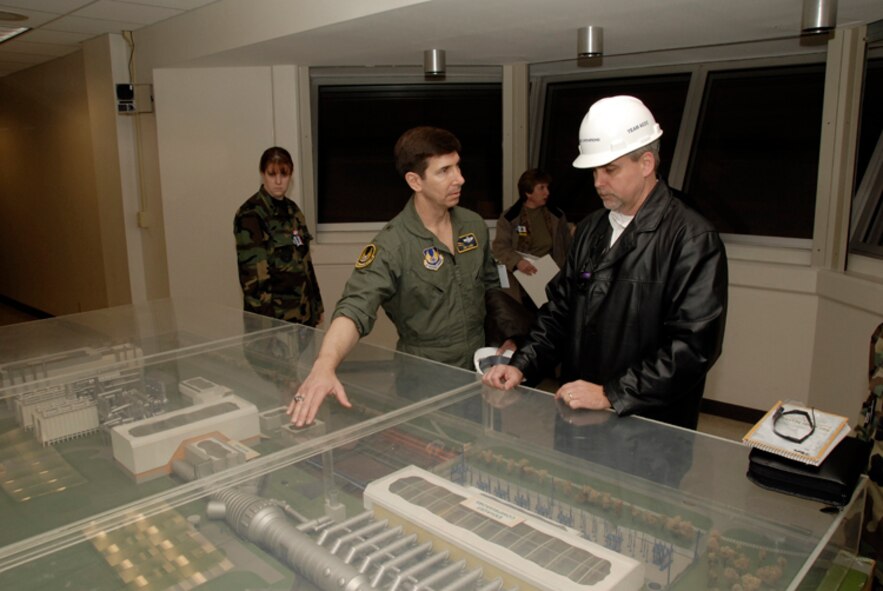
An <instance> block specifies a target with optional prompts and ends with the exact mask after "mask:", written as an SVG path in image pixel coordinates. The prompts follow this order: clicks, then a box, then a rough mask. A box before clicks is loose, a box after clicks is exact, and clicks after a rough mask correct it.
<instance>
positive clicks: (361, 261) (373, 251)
mask: <svg viewBox="0 0 883 591" xmlns="http://www.w3.org/2000/svg"><path fill="white" fill-rule="evenodd" d="M376 256H377V246H375V245H374V244H368V245H366V246H365V248H363V249H362V252H360V253H359V258H358V260H357V261H356V269H364V268H365V267H367V266H368V265H370V264H371V263H373V262H374V257H376Z"/></svg>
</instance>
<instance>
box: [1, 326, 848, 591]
mask: <svg viewBox="0 0 883 591" xmlns="http://www.w3.org/2000/svg"><path fill="white" fill-rule="evenodd" d="M240 315H241V313H240ZM209 316H210V314H209ZM41 322H42V321H41ZM182 326H184V325H182ZM241 326H242V324H241V321H240V327H241ZM187 327H188V331H187V332H188V334H190V331H189V325H188V326H187ZM17 330H18V328H17ZM172 332H174V331H172ZM221 333H222V334H223V336H222V338H219V339H217V340H215V341H212V340H211V336H210V335H211V334H217V333H209V332H202V333H200V332H199V331H196V332H195V333H193V334H197V335H199V337H200V338H202V339H204V340H202V341H201V342H197V343H194V344H192V345H188V346H187V347H184V348H181V349H178V350H175V349H174V348H171V347H167V348H166V349H164V350H156V351H154V352H153V353H151V354H150V355H145V356H144V357H141V358H138V359H136V360H135V361H132V360H125V361H119V360H117V359H115V358H114V359H113V360H112V361H111V362H109V363H105V364H102V363H100V362H99V363H95V364H91V365H88V366H86V367H85V368H83V367H77V365H76V364H73V365H72V367H71V368H70V370H66V371H65V372H63V373H60V374H56V375H53V376H52V377H51V378H46V377H40V378H38V379H37V380H35V382H34V383H31V382H27V381H20V382H17V383H16V384H15V387H10V388H8V389H7V390H6V400H5V401H4V402H2V403H0V487H2V490H0V519H2V520H3V524H4V526H3V528H0V588H4V589H7V588H8V589H12V588H14V589H57V588H62V587H61V584H62V582H64V586H65V588H71V589H80V588H83V589H86V588H88V589H93V588H94V589H189V588H192V587H194V586H196V585H199V586H200V588H201V589H243V588H261V589H264V588H266V589H291V588H301V587H296V586H295V585H296V584H303V585H305V586H303V588H304V589H312V588H316V589H323V588H338V587H335V586H334V585H331V587H325V586H323V585H325V583H328V581H323V580H322V578H321V576H319V575H317V574H316V573H315V572H312V571H310V568H311V567H309V566H308V565H309V564H317V563H316V562H311V561H310V560H308V559H307V557H310V556H312V557H313V558H315V560H317V561H318V564H331V565H332V566H333V568H332V571H333V572H340V573H350V571H349V570H347V569H349V568H353V569H354V571H355V572H353V573H351V574H352V577H356V576H357V574H359V573H358V571H359V569H360V568H362V563H363V562H364V560H365V559H366V557H367V556H368V555H370V554H372V553H373V552H380V553H381V554H383V552H382V551H381V550H382V549H383V548H385V547H386V546H388V545H392V544H400V546H399V547H397V549H396V551H395V552H393V551H392V550H390V551H388V552H387V553H386V554H385V556H387V559H388V560H390V561H392V560H394V559H395V558H398V557H400V556H401V553H408V552H413V556H411V557H410V558H407V559H400V561H399V562H398V563H396V564H397V565H398V566H390V567H388V568H386V569H385V570H383V571H382V572H379V571H378V570H377V569H378V568H380V567H379V566H377V565H376V563H375V564H374V565H373V566H372V565H371V564H369V565H368V566H365V567H364V569H365V570H364V572H362V573H361V575H362V576H365V577H367V578H368V579H369V581H368V582H369V583H370V582H371V581H372V580H374V579H376V580H377V585H378V586H377V587H374V588H393V587H395V588H399V589H401V588H404V589H410V588H414V587H415V586H416V585H418V584H423V585H424V586H423V587H422V588H426V589H443V588H450V589H457V588H462V589H483V588H487V589H491V588H494V587H492V586H491V585H492V583H493V580H494V577H496V576H499V577H500V581H501V585H502V584H506V585H507V586H505V587H497V588H501V589H510V588H513V586H515V587H519V588H522V589H523V588H530V586H531V585H535V584H536V583H535V582H530V581H536V580H539V581H543V580H546V582H547V583H548V582H549V581H558V579H556V578H555V577H564V579H561V580H560V581H558V583H560V585H559V584H558V583H556V584H555V585H557V586H555V585H553V586H552V588H553V589H556V591H557V590H558V589H565V588H575V589H576V588H580V589H581V588H591V589H601V588H613V589H627V588H631V587H630V586H631V585H633V584H634V582H635V581H636V580H638V579H640V581H641V585H646V587H645V588H650V589H705V588H715V587H718V586H720V585H721V584H723V583H724V581H726V580H727V577H733V576H735V575H734V573H735V572H737V571H738V572H739V575H738V576H739V577H740V578H741V577H742V576H744V575H746V574H747V575H750V576H754V577H758V578H761V577H763V578H764V580H767V582H765V583H764V585H766V586H761V587H758V589H789V588H793V587H792V585H793V584H794V582H795V580H797V579H799V578H800V577H802V576H803V575H804V574H805V571H806V570H807V568H808V566H809V565H810V564H811V563H812V562H813V560H815V557H816V555H817V554H818V551H819V548H820V547H821V546H822V545H824V544H826V543H827V542H828V540H829V539H830V537H831V536H832V533H833V532H834V531H835V530H836V529H837V528H838V526H839V524H840V521H841V519H842V513H834V514H831V513H825V512H822V511H820V509H822V506H821V505H820V504H819V503H815V502H811V501H805V500H802V499H798V498H795V497H790V496H786V495H782V494H778V493H774V492H770V491H766V490H764V489H761V488H759V487H757V486H755V485H754V484H752V483H751V482H749V481H748V480H747V478H746V477H745V471H746V468H747V465H748V459H747V456H748V450H747V448H745V447H744V446H742V445H741V444H738V443H736V442H733V441H729V440H724V439H720V438H716V437H712V436H708V435H703V434H700V433H696V432H693V431H688V430H684V429H679V428H675V427H671V426H668V425H663V424H660V423H655V422H653V421H648V420H644V419H640V418H634V417H617V416H616V415H614V414H612V413H609V412H606V411H604V412H586V411H572V410H570V409H569V408H567V407H566V406H563V405H561V404H560V403H558V402H557V401H555V399H554V398H553V397H552V396H550V395H548V394H547V393H544V392H539V391H536V390H531V389H528V388H520V389H517V390H515V391H512V392H507V393H504V392H499V391H494V390H490V389H487V388H485V387H483V386H482V385H481V383H480V382H479V381H478V377H477V375H476V374H475V373H473V372H469V371H464V370H460V369H457V368H452V367H448V366H445V365H442V364H438V363H433V362H429V361H426V360H421V359H417V358H414V357H411V356H408V355H403V354H399V353H395V352H392V351H388V350H385V349H380V348H377V347H372V346H369V345H364V344H359V345H357V347H356V348H355V349H354V350H353V352H352V353H351V354H350V355H349V356H348V358H347V360H346V361H345V362H344V363H343V364H342V365H341V367H340V368H339V370H338V377H339V378H340V379H341V382H342V383H343V384H344V387H345V388H346V390H347V394H348V396H349V399H350V401H351V402H352V403H353V408H352V409H345V408H343V407H341V406H340V405H338V404H337V403H336V402H335V401H334V400H331V399H329V400H328V401H326V403H325V404H324V405H323V407H322V409H321V412H320V415H319V417H318V420H317V422H316V423H315V424H314V425H311V426H308V427H305V428H302V429H295V428H292V427H290V426H289V425H288V422H287V415H286V414H285V412H284V408H285V406H286V405H287V404H288V402H289V400H290V398H291V394H292V392H293V391H294V389H295V388H296V386H297V384H299V383H300V381H301V380H302V379H304V378H305V377H306V375H307V374H308V373H309V370H310V367H311V366H312V362H313V359H314V357H315V354H316V352H317V350H318V349H317V348H318V345H319V344H320V342H321V338H322V335H323V333H322V332H320V331H316V330H313V329H309V328H306V327H302V326H297V325H290V324H286V325H284V326H270V327H269V329H267V330H263V331H255V332H252V333H245V332H241V331H240V334H239V335H235V334H234V333H235V329H234V330H231V331H225V330H221ZM90 334H91V333H90ZM130 334H131V333H130ZM152 334H153V335H157V334H169V332H168V331H164V330H157V331H154V332H153V333H152ZM2 336H3V329H0V337H2ZM70 344H74V345H76V344H77V343H76V342H73V341H72V342H71V343H70ZM125 344H126V342H125V339H124V338H122V337H121V338H120V339H119V340H116V341H114V342H113V343H112V344H110V345H106V346H109V347H116V346H120V345H125ZM90 346H92V345H90ZM94 347H95V348H96V350H99V351H100V349H99V347H100V346H99V345H94ZM75 348H76V347H74V349H75ZM65 350H71V349H65ZM25 358H26V359H28V360H30V362H31V363H33V364H36V365H38V366H39V363H38V360H37V359H36V358H35V357H34V356H32V355H29V356H27V357H25ZM424 489H426V490H427V491H431V494H430V495H429V496H426V497H424V496H423V490H424ZM415 491H416V492H415ZM427 494H428V493H427ZM390 499H392V500H390ZM421 503H423V504H425V505H427V506H421ZM222 506H224V507H226V509H224V508H221V507H222ZM262 507H275V509H272V511H271V513H272V515H271V517H272V516H275V517H273V519H270V521H269V522H268V523H271V524H273V526H272V527H270V526H267V527H268V528H269V530H268V531H269V533H266V535H267V536H269V538H267V539H284V540H287V541H286V542H285V544H289V545H290V547H288V546H286V547H287V548H288V549H287V550H286V553H283V554H278V553H279V552H280V551H279V550H278V548H276V549H275V550H274V549H273V545H272V544H270V545H269V546H267V543H265V541H264V538H261V536H262V535H264V534H263V533H261V534H260V535H259V533H256V530H249V528H248V527H245V526H244V525H243V523H245V522H246V521H249V520H252V519H255V514H256V513H255V512H256V511H258V510H262V509H261V508H262ZM427 507H429V508H427ZM267 510H268V511H270V509H267ZM274 511H275V513H273V512H274ZM366 512H367V513H370V515H363V514H364V513H366ZM277 513H278V515H277ZM360 515H361V517H358V516H360ZM276 518H278V520H276ZM268 519H269V518H268ZM244 520H245V521H244ZM352 520H355V521H352ZM381 522H384V524H383V525H380V523H381ZM424 522H425V523H424ZM254 523H255V524H259V523H264V522H263V521H260V520H258V521H255V522H254ZM415 523H420V524H421V525H419V527H418V526H415V525H413V524H415ZM409 524H410V525H409ZM399 526H401V527H402V528H403V529H402V530H401V531H398V532H397V533H390V530H393V529H395V528H397V527H399ZM255 527H258V525H255ZM415 527H417V529H414V528H415ZM470 528H471V529H470ZM327 530H331V531H330V532H329V533H325V532H326V531H327ZM280 532H281V533H280ZM292 532H299V533H300V534H301V535H295V533H292ZM409 532H410V533H409ZM427 532H429V533H427ZM451 532H453V533H451ZM411 534H413V535H415V536H416V538H415V540H416V541H414V540H411V541H410V542H407V543H406V542H403V541H401V540H404V539H406V538H408V536H410V535H411ZM278 536H281V538H278ZM323 536H324V538H323ZM347 536H348V537H347ZM427 536H429V537H430V538H432V539H433V540H436V541H434V542H433V543H432V544H431V546H432V548H434V550H433V551H432V552H430V551H429V550H426V549H424V550H423V551H418V548H419V547H421V546H422V544H424V543H425V541H424V538H426V539H428V538H427ZM340 537H346V539H345V540H343V541H338V540H339V538H340ZM320 538H322V542H321V543H320V541H319V540H320ZM375 538H377V539H375ZM439 539H440V540H441V541H438V540H439ZM485 539H489V540H492V541H494V543H493V544H491V545H487V544H485V543H484V542H483V541H482V540H485ZM290 540H295V541H290ZM372 540H373V541H372ZM280 543H281V542H280ZM464 543H465V549H463V548H460V549H452V548H450V547H449V546H451V545H452V544H453V545H463V544H464ZM285 544H283V546H285ZM359 544H361V545H360V546H359V547H358V548H355V549H354V546H357V545H359ZM335 545H336V549H334V550H333V551H332V548H334V546H335ZM297 548H302V549H303V550H302V552H301V550H297V551H296V549H297ZM550 548H552V549H554V551H550V550H549V549H550ZM439 549H442V550H439ZM179 550H181V552H179ZM439 551H441V552H447V554H446V555H445V556H444V557H443V558H438V556H436V554H437V552H439ZM350 553H352V555H351V556H349V555H350ZM289 555H290V556H295V555H296V556H297V557H298V558H296V559H294V558H290V556H289ZM329 555H330V557H329ZM474 555H478V556H480V557H483V558H481V560H477V559H475V558H473V556H474ZM348 556H349V559H348ZM552 556H561V557H562V558H561V559H560V562H555V563H554V564H552V563H551V562H550V561H551V557H552ZM501 557H502V558H501ZM304 561H306V562H304ZM328 561H330V562H328ZM415 561H416V562H415ZM423 561H428V563H427V564H428V565H435V566H426V567H425V570H424V571H423V573H422V575H421V574H420V573H419V572H418V571H420V568H418V566H419V565H420V564H422V563H423ZM460 561H464V562H463V563H462V564H461V563H460ZM737 563H738V564H737ZM457 565H459V566H457ZM519 565H520V566H519ZM516 566H519V568H515V567H516ZM411 568H414V569H416V570H415V573H416V574H414V576H412V575H408V574H403V573H404V572H405V571H408V569H411ZM728 568H729V569H733V570H732V571H728V570H727V569H728ZM519 569H520V570H519ZM537 569H539V570H537ZM740 569H741V570H740ZM479 570H480V571H481V574H480V575H478V574H476V571H479ZM516 570H517V571H519V572H518V573H515V574H512V573H510V572H509V571H516ZM522 571H523V572H522ZM443 572H444V573H447V574H445V575H442V574H439V573H443ZM378 573H379V574H378ZM493 573H497V574H493ZM567 573H578V576H577V575H576V574H574V575H573V576H572V577H569V575H568V574H567ZM635 573H638V574H635ZM516 575H517V576H516ZM347 576H349V575H347ZM432 576H436V577H437V578H436V579H433V580H432V581H434V582H432V581H431V582H429V583H425V582H423V583H418V582H417V581H418V579H419V580H421V581H422V580H423V579H421V578H420V577H424V578H426V577H432ZM317 577H318V578H317ZM409 577H410V578H409ZM513 577H514V578H513ZM519 577H521V578H519ZM532 577H533V578H532ZM344 578H345V577H344ZM460 578H462V579H463V580H464V582H463V586H461V587H458V586H452V585H454V581H455V580H459V579H460ZM467 579H468V581H469V582H468V584H467V583H466V582H465V581H466V580H467ZM565 579H566V581H565ZM353 580H355V579H353ZM396 580H398V581H399V582H398V584H396V583H395V581H396ZM567 581H570V582H567ZM586 581H596V582H597V581H601V582H602V583H603V581H608V582H611V581H613V582H614V584H613V586H612V587H604V586H603V585H602V586H589V587H586V586H584V584H585V582H586ZM329 584H330V583H329ZM335 584H336V583H335ZM457 584H458V585H459V584H460V583H457ZM309 585H312V587H311V586H309ZM469 585H472V586H469ZM482 585H486V587H483V586H482ZM568 585H573V587H568ZM581 585H583V586H581ZM729 586H731V585H729ZM729 586H728V588H729ZM364 588H371V587H364ZM537 588H543V587H541V586H540V587H537Z"/></svg>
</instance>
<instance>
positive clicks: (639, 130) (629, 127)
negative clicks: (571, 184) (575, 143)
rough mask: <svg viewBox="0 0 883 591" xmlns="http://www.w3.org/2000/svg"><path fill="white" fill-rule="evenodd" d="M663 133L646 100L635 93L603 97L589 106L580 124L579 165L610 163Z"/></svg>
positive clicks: (591, 165)
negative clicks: (634, 94) (645, 104)
mask: <svg viewBox="0 0 883 591" xmlns="http://www.w3.org/2000/svg"><path fill="white" fill-rule="evenodd" d="M661 135H662V128H661V127H659V124H658V123H656V119H654V118H653V113H651V112H650V109H648V108H647V107H646V106H644V103H642V102H641V101H640V100H638V99H636V98H635V97H633V96H613V97H609V98H603V99H601V100H599V101H598V102H596V103H595V104H594V105H592V106H591V108H589V112H588V113H586V116H585V117H583V122H582V123H581V124H580V126H579V156H577V157H576V160H574V161H573V165H574V167H576V168H596V167H598V166H604V165H605V164H609V163H611V162H613V161H614V160H616V159H617V158H619V157H620V156H623V155H625V154H628V153H629V152H631V151H633V150H637V149H638V148H640V147H642V146H646V145H647V144H649V143H650V142H652V141H653V140H655V139H657V138H659V137H660V136H661Z"/></svg>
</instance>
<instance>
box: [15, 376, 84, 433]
mask: <svg viewBox="0 0 883 591" xmlns="http://www.w3.org/2000/svg"><path fill="white" fill-rule="evenodd" d="M72 397H73V396H72V395H70V394H69V393H68V391H67V388H65V387H64V386H49V387H48V388H41V389H39V390H34V391H33V392H28V393H27V394H19V395H18V396H16V397H15V398H13V399H12V405H13V407H14V408H15V419H16V420H17V421H18V424H19V426H20V427H21V428H23V429H25V430H28V429H32V428H33V427H34V413H35V412H37V410H39V409H40V407H43V406H46V405H47V404H50V403H54V402H57V401H58V400H59V399H64V398H72Z"/></svg>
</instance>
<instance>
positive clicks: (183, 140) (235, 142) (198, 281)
mask: <svg viewBox="0 0 883 591" xmlns="http://www.w3.org/2000/svg"><path fill="white" fill-rule="evenodd" d="M295 70H296V68H295V67H294V66H276V67H273V68H209V69H206V68H203V69H192V68H191V69H161V70H157V71H156V72H155V73H154V92H155V94H156V111H157V114H156V120H157V135H158V144H159V148H160V149H159V163H160V172H161V189H162V208H163V212H164V218H165V224H164V226H165V236H166V248H167V250H168V252H169V253H170V254H169V257H168V269H169V272H168V276H169V291H170V294H171V297H173V298H176V297H188V298H193V299H198V300H206V301H214V302H218V303H220V304H224V305H228V306H235V307H239V306H241V305H242V295H241V291H240V288H239V280H238V277H237V270H236V244H235V241H234V239H233V215H234V213H235V212H236V209H237V208H238V207H239V206H240V205H241V204H242V202H244V201H245V200H246V199H247V198H248V197H250V196H251V195H253V194H254V193H255V191H257V189H258V187H259V186H260V182H261V181H260V175H259V172H258V162H259V159H260V155H261V153H262V152H263V151H264V150H265V149H266V148H268V147H270V146H272V145H280V146H282V147H284V148H286V149H288V150H289V151H291V152H292V154H293V155H294V157H295V160H296V161H297V156H296V154H297V151H298V148H299V142H300V128H299V121H298V105H297V98H296V97H297V95H298V88H297V84H298V79H297V76H296V71H295ZM301 174H302V171H299V170H295V177H296V182H293V183H292V189H291V190H290V191H289V197H291V198H292V199H294V200H295V201H296V202H298V203H299V205H301V206H303V203H302V200H301V197H300V190H299V186H300V179H301ZM313 231H314V233H315V228H313ZM320 242H321V241H320ZM361 248H362V244H361V243H352V242H350V243H331V244H328V243H325V244H322V243H319V244H314V245H313V248H312V254H313V260H314V263H315V264H316V273H317V275H318V279H319V284H320V287H321V289H322V296H323V301H324V302H325V308H326V317H328V316H330V314H331V312H332V311H333V309H334V304H335V302H336V301H337V299H338V298H339V297H340V294H341V293H342V292H343V286H344V284H345V283H346V280H347V279H348V278H349V275H350V272H351V271H352V269H353V263H354V262H355V260H356V258H357V257H358V254H359V251H360V250H361ZM326 319H327V318H326ZM326 324H327V322H326ZM367 342H373V343H376V344H382V345H387V346H394V345H395V330H394V328H393V327H392V325H391V323H390V322H389V321H388V320H387V319H386V318H385V316H384V317H383V319H382V320H381V321H380V322H379V325H378V327H377V328H376V329H375V331H374V333H372V335H371V337H370V338H369V339H367Z"/></svg>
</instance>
